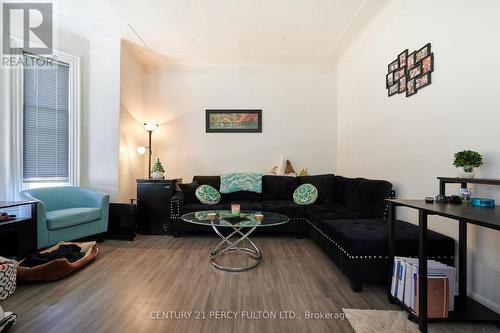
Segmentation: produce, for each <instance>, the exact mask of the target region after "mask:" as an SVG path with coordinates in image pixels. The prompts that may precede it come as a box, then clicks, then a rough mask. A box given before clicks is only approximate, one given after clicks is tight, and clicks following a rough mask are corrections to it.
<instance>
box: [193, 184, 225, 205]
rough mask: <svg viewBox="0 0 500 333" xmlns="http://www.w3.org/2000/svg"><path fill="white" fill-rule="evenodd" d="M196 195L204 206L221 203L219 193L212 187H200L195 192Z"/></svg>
mask: <svg viewBox="0 0 500 333" xmlns="http://www.w3.org/2000/svg"><path fill="white" fill-rule="evenodd" d="M195 195H196V197H197V198H198V200H200V202H201V203H202V204H205V205H216V204H218V203H219V202H220V199H221V196H220V193H219V191H217V190H216V189H215V188H213V187H212V186H210V185H200V187H198V188H197V189H196V191H195Z"/></svg>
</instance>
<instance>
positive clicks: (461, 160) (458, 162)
mask: <svg viewBox="0 0 500 333" xmlns="http://www.w3.org/2000/svg"><path fill="white" fill-rule="evenodd" d="M453 165H454V166H456V167H457V168H461V169H462V172H461V174H460V176H461V177H462V178H474V168H477V167H480V166H481V165H483V156H482V155H481V154H479V153H478V152H476V151H473V150H463V151H459V152H457V153H455V161H453Z"/></svg>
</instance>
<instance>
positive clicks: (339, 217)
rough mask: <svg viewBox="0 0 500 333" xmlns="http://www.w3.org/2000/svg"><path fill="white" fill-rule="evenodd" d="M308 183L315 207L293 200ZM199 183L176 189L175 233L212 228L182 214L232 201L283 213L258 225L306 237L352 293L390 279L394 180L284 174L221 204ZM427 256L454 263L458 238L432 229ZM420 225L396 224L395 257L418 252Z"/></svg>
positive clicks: (214, 182) (204, 180) (216, 183)
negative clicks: (198, 192) (281, 219)
mask: <svg viewBox="0 0 500 333" xmlns="http://www.w3.org/2000/svg"><path fill="white" fill-rule="evenodd" d="M193 182H197V183H198V184H199V185H203V184H208V185H211V186H213V187H214V188H216V189H219V188H220V177H219V176H195V177H194V178H193ZM305 183H310V184H313V185H315V186H316V188H317V189H318V199H317V200H316V202H315V203H314V204H312V205H308V206H299V205H297V204H295V203H294V202H293V199H292V195H293V192H294V190H295V189H296V188H297V187H298V186H299V185H301V184H305ZM194 188H195V186H193V187H191V190H186V191H185V192H177V193H176V194H175V195H174V196H173V198H172V200H171V202H170V210H171V216H172V219H173V230H174V233H175V234H176V235H179V234H183V233H188V232H199V231H202V232H203V231H204V232H206V231H211V229H210V228H207V227H205V226H200V225H195V224H191V223H186V222H183V221H182V220H181V218H180V217H181V216H182V215H183V214H185V213H188V212H193V211H200V210H211V209H229V207H230V205H231V203H239V204H241V209H243V210H244V209H247V210H262V211H270V212H276V213H281V214H284V215H287V216H288V217H290V222H289V223H286V224H283V225H280V226H276V227H266V228H260V230H261V231H264V232H282V233H283V232H286V233H294V234H296V235H297V236H299V237H302V236H305V235H306V236H308V237H310V238H311V239H312V240H314V241H315V242H316V243H317V244H318V245H319V247H320V248H321V249H322V250H323V251H324V252H325V253H326V254H327V255H328V256H329V257H330V258H331V259H332V260H333V261H334V262H335V263H336V264H337V265H338V266H339V267H340V268H341V269H342V271H343V272H344V273H345V274H346V275H347V277H348V278H349V279H350V282H351V288H352V289H353V290H354V291H361V290H362V284H363V282H383V281H386V280H387V277H388V270H389V263H388V231H389V229H388V224H387V222H386V219H385V218H386V214H387V205H386V203H385V201H384V200H385V199H386V198H391V197H394V191H393V189H392V184H391V183H389V182H387V181H384V180H370V179H365V178H346V177H342V176H335V175H333V174H326V175H317V176H303V177H286V176H263V178H262V193H253V192H243V191H242V192H235V193H231V194H227V195H226V194H223V195H222V200H221V202H220V203H219V204H217V205H210V206H209V205H204V204H202V203H200V202H199V201H198V200H197V199H196V197H195V195H194ZM428 241H429V244H430V246H429V256H430V257H432V258H434V259H436V260H439V261H442V262H444V263H446V264H451V265H453V264H454V263H453V256H454V253H455V242H454V240H453V239H452V238H450V237H447V236H444V235H441V234H439V233H436V232H433V231H429V234H428ZM417 251H418V227H417V226H415V225H413V224H411V223H407V222H403V221H397V222H396V255H400V256H416V255H417Z"/></svg>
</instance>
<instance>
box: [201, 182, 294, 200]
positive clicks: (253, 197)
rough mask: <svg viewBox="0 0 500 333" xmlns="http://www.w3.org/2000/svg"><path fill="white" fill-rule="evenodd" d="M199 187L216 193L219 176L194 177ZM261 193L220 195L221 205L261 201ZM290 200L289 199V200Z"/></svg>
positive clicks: (240, 192)
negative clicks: (204, 187)
mask: <svg viewBox="0 0 500 333" xmlns="http://www.w3.org/2000/svg"><path fill="white" fill-rule="evenodd" d="M195 181H196V182H198V183H199V184H200V185H210V186H212V187H213V188H215V189H216V190H217V191H218V190H219V189H220V176H194V177H193V182H195ZM261 199H262V195H261V193H255V192H247V191H238V192H234V193H228V194H221V203H224V202H238V201H261ZM290 200H291V199H290Z"/></svg>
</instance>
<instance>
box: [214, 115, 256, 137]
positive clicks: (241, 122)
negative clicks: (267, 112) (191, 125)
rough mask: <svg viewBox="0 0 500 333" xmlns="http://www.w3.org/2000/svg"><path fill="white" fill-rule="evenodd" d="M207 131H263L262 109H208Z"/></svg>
mask: <svg viewBox="0 0 500 333" xmlns="http://www.w3.org/2000/svg"><path fill="white" fill-rule="evenodd" d="M205 126H206V132H207V133H262V110H206V119H205Z"/></svg>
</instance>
